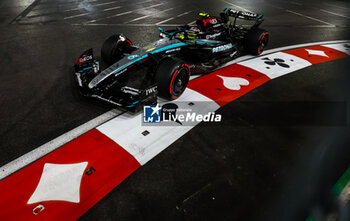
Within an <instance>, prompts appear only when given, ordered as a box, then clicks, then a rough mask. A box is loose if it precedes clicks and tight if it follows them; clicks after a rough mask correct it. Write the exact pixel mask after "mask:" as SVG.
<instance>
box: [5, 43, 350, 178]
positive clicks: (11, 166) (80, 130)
mask: <svg viewBox="0 0 350 221" xmlns="http://www.w3.org/2000/svg"><path fill="white" fill-rule="evenodd" d="M348 42H350V41H349V40H339V41H324V42H314V43H307V44H298V45H291V46H286V47H280V48H275V49H270V50H266V51H264V53H263V55H262V56H265V55H267V54H271V53H275V52H279V51H284V50H290V49H294V48H301V47H309V46H314V45H325V44H336V43H348ZM327 47H330V45H327ZM251 58H256V56H243V57H240V58H238V59H235V60H233V61H231V62H229V63H226V64H225V65H224V66H223V67H225V66H228V65H231V64H235V63H238V62H241V61H243V60H244V61H247V60H249V59H251ZM180 98H181V97H180ZM121 114H123V112H121V111H119V110H111V111H108V112H106V113H104V114H102V115H100V116H98V117H96V118H94V119H92V120H90V121H89V122H87V123H85V124H83V125H81V126H79V127H76V128H75V129H73V130H71V131H69V132H67V133H65V134H63V135H61V136H59V137H57V138H55V139H53V140H52V141H50V142H48V143H46V144H43V145H41V146H39V147H37V148H36V149H34V150H32V151H30V152H29V153H27V154H24V155H23V156H21V157H19V158H17V159H15V160H13V161H11V162H9V163H7V164H6V165H4V166H2V167H1V168H0V180H1V179H4V178H5V177H7V176H9V175H11V174H12V173H14V172H16V171H18V170H20V169H22V168H24V167H26V166H27V165H29V164H31V163H33V162H34V161H36V160H38V159H40V158H42V157H43V156H45V155H47V154H49V153H50V152H52V151H54V150H56V149H58V148H60V147H61V146H62V145H64V144H66V143H68V142H70V141H71V140H73V139H75V138H77V137H79V136H81V135H82V134H84V133H86V132H87V131H89V130H91V129H93V128H96V127H98V126H99V125H101V124H103V123H105V122H107V121H109V120H111V119H113V118H116V117H118V116H119V115H121ZM127 114H129V113H127ZM129 115H130V114H129ZM140 121H141V119H140Z"/></svg>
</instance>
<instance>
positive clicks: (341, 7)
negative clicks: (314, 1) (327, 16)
mask: <svg viewBox="0 0 350 221" xmlns="http://www.w3.org/2000/svg"><path fill="white" fill-rule="evenodd" d="M323 4H325V5H329V6H333V7H336V8H340V9H345V10H349V8H346V7H343V6H339V5H334V4H329V3H325V2H323Z"/></svg>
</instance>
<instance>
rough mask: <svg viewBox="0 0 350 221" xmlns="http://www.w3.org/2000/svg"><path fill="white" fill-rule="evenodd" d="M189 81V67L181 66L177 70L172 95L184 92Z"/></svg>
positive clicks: (176, 95) (175, 95)
mask: <svg viewBox="0 0 350 221" xmlns="http://www.w3.org/2000/svg"><path fill="white" fill-rule="evenodd" d="M187 83H188V70H187V68H181V69H179V70H178V71H177V73H176V75H175V77H174V80H173V82H172V85H171V87H172V92H171V94H172V96H173V97H175V98H176V97H178V96H180V95H181V94H182V92H184V90H185V89H186V87H187Z"/></svg>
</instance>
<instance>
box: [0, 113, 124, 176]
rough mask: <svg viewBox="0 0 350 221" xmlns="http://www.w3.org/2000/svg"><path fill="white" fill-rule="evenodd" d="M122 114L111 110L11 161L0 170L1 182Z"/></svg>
mask: <svg viewBox="0 0 350 221" xmlns="http://www.w3.org/2000/svg"><path fill="white" fill-rule="evenodd" d="M122 113H123V112H122V111H120V110H110V111H108V112H106V113H104V114H102V115H100V116H98V117H96V118H94V119H92V120H90V121H88V122H86V123H84V124H82V125H80V126H78V127H76V128H74V129H73V130H71V131H68V132H67V133H64V134H62V135H61V136H59V137H57V138H55V139H53V140H51V141H49V142H47V143H46V144H43V145H41V146H39V147H37V148H36V149H34V150H32V151H30V152H28V153H26V154H24V155H23V156H21V157H19V158H17V159H15V160H13V161H11V162H10V163H8V164H5V165H4V166H2V167H1V168H0V180H1V179H3V178H5V177H7V176H9V175H10V174H12V173H14V172H16V171H17V170H20V169H21V168H23V167H25V166H27V165H28V164H31V163H33V162H34V161H36V160H38V159H40V158H42V157H43V156H45V155H47V154H49V153H50V152H52V151H54V150H56V149H57V148H59V147H61V146H63V145H64V144H66V143H68V142H69V141H71V140H73V139H75V138H77V137H79V136H81V135H83V134H84V133H86V132H88V131H89V130H91V129H93V128H95V127H97V126H99V125H101V124H103V123H104V122H106V121H108V120H110V119H112V118H114V117H116V116H118V115H120V114H122Z"/></svg>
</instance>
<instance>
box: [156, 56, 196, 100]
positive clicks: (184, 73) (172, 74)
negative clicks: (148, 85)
mask: <svg viewBox="0 0 350 221" xmlns="http://www.w3.org/2000/svg"><path fill="white" fill-rule="evenodd" d="M155 78H156V82H157V85H158V95H159V96H161V97H163V98H166V99H170V100H174V99H176V98H178V97H180V96H181V94H182V93H183V92H184V91H185V89H186V87H187V84H188V82H189V80H190V67H189V66H188V65H187V64H186V63H185V62H183V61H181V60H180V59H175V58H165V59H164V60H162V61H161V62H160V64H159V65H158V68H157V70H156V73H155Z"/></svg>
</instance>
